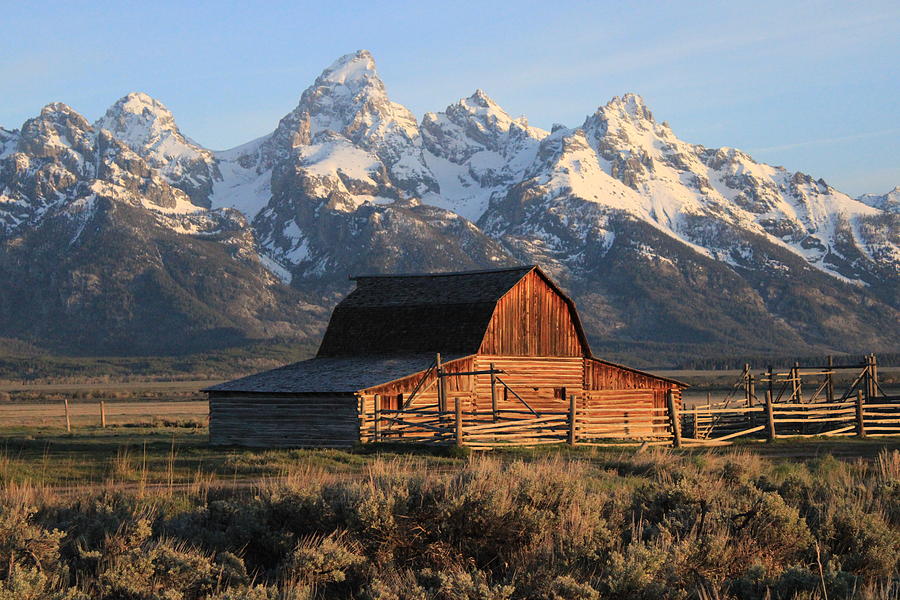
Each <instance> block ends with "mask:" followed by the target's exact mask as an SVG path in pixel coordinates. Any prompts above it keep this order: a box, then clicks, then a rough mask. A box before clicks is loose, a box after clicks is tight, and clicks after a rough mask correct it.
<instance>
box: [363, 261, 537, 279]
mask: <svg viewBox="0 0 900 600" xmlns="http://www.w3.org/2000/svg"><path fill="white" fill-rule="evenodd" d="M535 267H537V265H519V266H516V267H503V268H499V269H477V270H474V271H446V272H441V271H436V272H434V271H433V272H430V273H374V274H371V275H369V274H366V275H351V276H350V277H349V279H350V281H357V280H359V279H388V278H400V277H453V276H459V275H481V274H486V273H506V272H509V271H530V270H531V269H534V268H535Z"/></svg>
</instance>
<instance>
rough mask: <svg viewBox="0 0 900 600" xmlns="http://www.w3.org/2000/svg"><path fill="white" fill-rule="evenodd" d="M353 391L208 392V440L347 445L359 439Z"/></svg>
mask: <svg viewBox="0 0 900 600" xmlns="http://www.w3.org/2000/svg"><path fill="white" fill-rule="evenodd" d="M357 410H358V404H357V399H356V397H355V396H354V395H352V394H343V395H339V394H332V395H326V394H315V395H313V394H306V395H297V396H289V395H276V394H252V393H240V392H210V395H209V442H210V444H212V445H226V446H231V445H234V446H252V447H262V448H301V447H319V448H321V447H326V448H328V447H346V446H352V445H353V444H355V443H356V442H357V441H358V440H359V417H358V414H357Z"/></svg>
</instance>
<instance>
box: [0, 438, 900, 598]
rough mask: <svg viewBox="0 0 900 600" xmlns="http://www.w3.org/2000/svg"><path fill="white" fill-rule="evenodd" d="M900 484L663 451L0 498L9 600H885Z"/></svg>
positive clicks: (881, 467) (873, 474) (800, 466)
mask: <svg viewBox="0 0 900 600" xmlns="http://www.w3.org/2000/svg"><path fill="white" fill-rule="evenodd" d="M898 478H900V453H898V452H896V451H894V452H893V453H885V454H883V455H882V456H881V457H879V459H878V461H876V462H875V463H874V464H866V463H842V462H840V461H835V460H832V459H829V458H825V459H819V460H816V461H810V462H809V463H795V464H793V465H789V466H787V467H785V466H781V465H772V464H770V463H767V462H766V461H764V460H762V459H760V458H759V457H758V456H756V455H753V454H751V453H749V452H746V451H745V452H735V453H726V454H723V455H714V454H705V455H702V456H700V458H697V457H696V456H693V457H692V456H683V455H679V454H676V453H673V452H672V451H669V450H663V451H650V452H645V453H640V454H636V455H634V456H631V457H629V456H621V457H618V458H615V459H603V458H602V457H601V456H599V455H596V454H588V453H585V454H584V455H583V456H579V457H574V458H573V457H568V458H565V457H560V456H556V457H553V456H550V457H547V458H542V459H534V460H524V459H523V460H514V459H510V458H503V457H500V458H497V457H485V456H474V455H473V456H472V457H470V458H469V459H468V461H467V464H466V466H465V467H463V468H459V469H453V470H447V471H443V472H427V471H425V470H424V468H423V464H422V463H421V462H419V461H417V460H416V459H415V458H410V459H407V460H393V461H376V462H375V463H373V465H372V466H371V468H370V469H369V470H368V472H367V473H366V474H365V476H363V477H345V478H340V479H338V478H335V477H332V476H330V475H328V474H327V473H324V472H323V473H308V474H307V475H306V476H304V477H295V478H287V479H284V480H282V481H278V482H273V483H270V484H267V485H264V486H261V487H259V488H257V489H254V490H231V491H222V490H219V491H215V490H207V491H205V492H204V493H202V494H199V495H197V496H189V495H182V496H177V495H176V496H171V497H169V496H167V497H162V496H160V497H150V498H143V499H142V498H137V497H134V496H131V495H128V494H122V493H119V494H109V493H99V494H96V495H91V494H87V495H85V496H84V497H82V498H78V499H76V500H74V501H72V500H71V499H65V498H54V497H53V496H46V497H44V498H43V499H41V498H40V497H39V493H38V492H34V491H29V492H28V493H27V494H26V493H25V492H24V491H22V490H18V491H17V490H15V489H14V488H4V489H3V490H2V493H0V600H6V599H7V598H9V599H12V598H16V599H26V600H27V599H30V598H35V599H37V598H41V599H44V598H47V599H51V600H52V599H59V600H64V599H68V600H82V599H85V600H86V599H88V598H90V599H98V600H201V599H211V600H314V599H315V600H318V599H326V600H327V599H337V598H368V599H370V600H476V599H477V600H519V599H530V598H536V599H538V598H539V599H549V600H563V599H571V600H599V599H600V598H603V599H622V600H625V599H629V600H630V599H636V598H638V599H639V598H646V599H658V598H662V599H692V598H698V599H699V598H703V599H705V598H718V599H721V600H725V599H734V600H750V599H756V598H764V597H768V598H770V599H772V600H781V599H785V600H787V599H796V598H824V597H825V594H827V595H828V598H829V599H832V600H833V599H835V598H851V597H852V598H855V599H865V598H872V599H885V600H886V599H889V598H892V599H894V600H896V598H897V597H898V595H900V562H898V557H900V523H898V520H900V515H898V510H900V509H898V506H897V504H898V494H900V492H898V490H900V479H898ZM17 494H18V495H17ZM26 500H28V501H27V502H26ZM30 506H34V508H30Z"/></svg>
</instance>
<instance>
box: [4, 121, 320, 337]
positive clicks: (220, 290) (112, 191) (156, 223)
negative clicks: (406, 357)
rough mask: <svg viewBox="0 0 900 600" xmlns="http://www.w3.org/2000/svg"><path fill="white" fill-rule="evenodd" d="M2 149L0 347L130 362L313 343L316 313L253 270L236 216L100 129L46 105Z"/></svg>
mask: <svg viewBox="0 0 900 600" xmlns="http://www.w3.org/2000/svg"><path fill="white" fill-rule="evenodd" d="M107 116H109V113H108V115H107ZM131 131H134V128H132V129H131ZM176 131H177V129H176ZM2 140H3V142H2V143H3V151H2V153H0V248H2V250H0V282H2V283H0V332H2V333H0V335H3V336H5V337H17V338H22V339H28V340H32V341H36V342H39V343H42V344H46V345H49V346H51V347H54V348H57V349H62V350H65V351H76V352H85V351H87V352H111V353H126V354H133V353H154V352H186V351H198V350H203V349H208V348H210V347H216V346H221V345H229V344H235V343H241V342H243V341H246V340H248V339H259V338H270V337H273V336H287V337H297V336H315V335H317V334H318V332H319V327H320V325H321V320H322V318H323V316H324V314H323V313H324V312H325V311H324V310H323V309H322V308H321V306H319V305H315V304H310V303H308V302H306V297H305V296H304V295H303V294H302V293H300V292H298V291H296V290H293V289H291V288H288V287H286V286H284V285H282V284H281V283H280V282H279V281H278V279H277V278H276V277H275V276H273V274H272V273H271V272H270V271H269V270H268V269H266V268H264V267H263V266H262V264H261V263H260V260H259V257H258V254H257V247H256V243H255V238H254V236H253V232H252V230H251V228H250V226H249V223H248V221H247V219H246V218H245V217H244V216H243V215H242V214H240V213H239V212H237V211H235V210H230V209H220V210H205V209H203V208H201V207H198V206H196V205H195V204H193V203H192V202H191V199H190V197H189V196H188V194H187V193H186V192H185V191H182V190H181V189H179V188H177V187H174V186H173V185H172V184H170V183H169V182H168V181H167V179H166V176H165V174H167V173H168V174H172V173H174V171H173V170H171V169H168V170H166V169H155V168H153V167H152V166H150V164H148V163H147V162H146V161H145V160H144V159H143V158H142V157H141V156H139V155H138V154H137V153H136V152H134V151H133V150H131V149H130V148H129V147H128V146H127V145H126V144H125V142H123V141H121V140H119V139H118V138H116V137H114V136H113V134H112V133H111V131H110V130H108V129H98V128H96V127H93V126H91V125H90V124H89V123H88V121H87V120H86V119H85V118H84V117H82V116H81V115H79V114H78V113H76V112H75V111H74V110H72V109H71V108H70V107H68V106H66V105H65V104H59V103H57V104H50V105H47V106H46V107H44V109H43V110H42V111H41V114H40V115H39V116H37V117H35V118H33V119H30V120H28V121H26V122H25V124H24V125H23V126H22V129H21V131H18V132H8V131H4V132H3V138H2ZM130 141H131V142H132V143H135V145H136V146H138V142H139V141H140V140H139V139H138V138H131V139H130ZM138 147H139V149H140V150H141V151H142V152H148V153H153V152H155V151H156V150H158V148H157V147H156V146H154V144H152V143H147V144H141V145H139V146H138Z"/></svg>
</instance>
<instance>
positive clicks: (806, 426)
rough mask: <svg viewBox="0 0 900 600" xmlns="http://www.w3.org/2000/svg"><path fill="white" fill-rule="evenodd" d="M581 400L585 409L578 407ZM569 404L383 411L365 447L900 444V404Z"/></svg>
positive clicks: (368, 419)
mask: <svg viewBox="0 0 900 600" xmlns="http://www.w3.org/2000/svg"><path fill="white" fill-rule="evenodd" d="M579 400H581V402H579ZM585 400H586V399H585V398H580V399H579V398H576V397H575V396H569V410H567V411H552V412H548V411H543V412H538V413H537V414H535V413H533V412H531V411H528V410H519V409H511V410H497V411H492V412H489V413H484V412H480V413H479V412H477V411H474V410H466V411H464V410H462V402H461V399H460V398H454V399H453V408H454V410H439V409H438V408H437V407H436V406H435V407H415V408H407V409H394V410H387V409H384V410H383V409H380V407H379V406H378V402H377V401H376V406H375V412H374V414H369V415H366V416H365V418H364V419H363V422H362V425H361V434H362V437H363V439H364V440H368V441H377V442H413V443H421V444H444V445H449V444H455V445H460V446H467V447H471V448H476V449H487V448H502V447H510V446H537V445H543V444H562V443H567V444H570V445H580V446H628V445H636V444H642V445H672V446H676V447H679V446H684V447H696V446H724V445H729V444H732V443H734V442H735V441H737V440H739V439H744V440H755V441H765V440H769V441H771V440H775V439H778V438H786V437H818V436H824V437H835V436H858V437H866V436H900V402H893V401H891V402H887V401H885V399H880V402H879V403H877V404H876V403H866V402H864V400H863V396H862V393H860V392H858V393H857V394H856V397H855V398H854V399H852V400H850V401H843V402H821V403H798V402H779V403H776V402H773V398H772V395H771V393H770V392H767V393H766V398H765V403H764V404H761V405H752V406H743V407H719V406H716V407H714V406H698V407H693V408H690V409H685V410H682V409H680V408H679V407H678V406H677V403H676V402H675V397H674V393H673V392H671V391H670V392H669V393H668V398H667V400H668V401H667V405H666V406H665V407H654V406H641V405H637V404H633V403H632V404H627V403H622V404H618V405H617V404H615V403H610V404H604V405H599V406H596V405H595V406H591V405H588V404H587V402H586V401H585Z"/></svg>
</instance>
